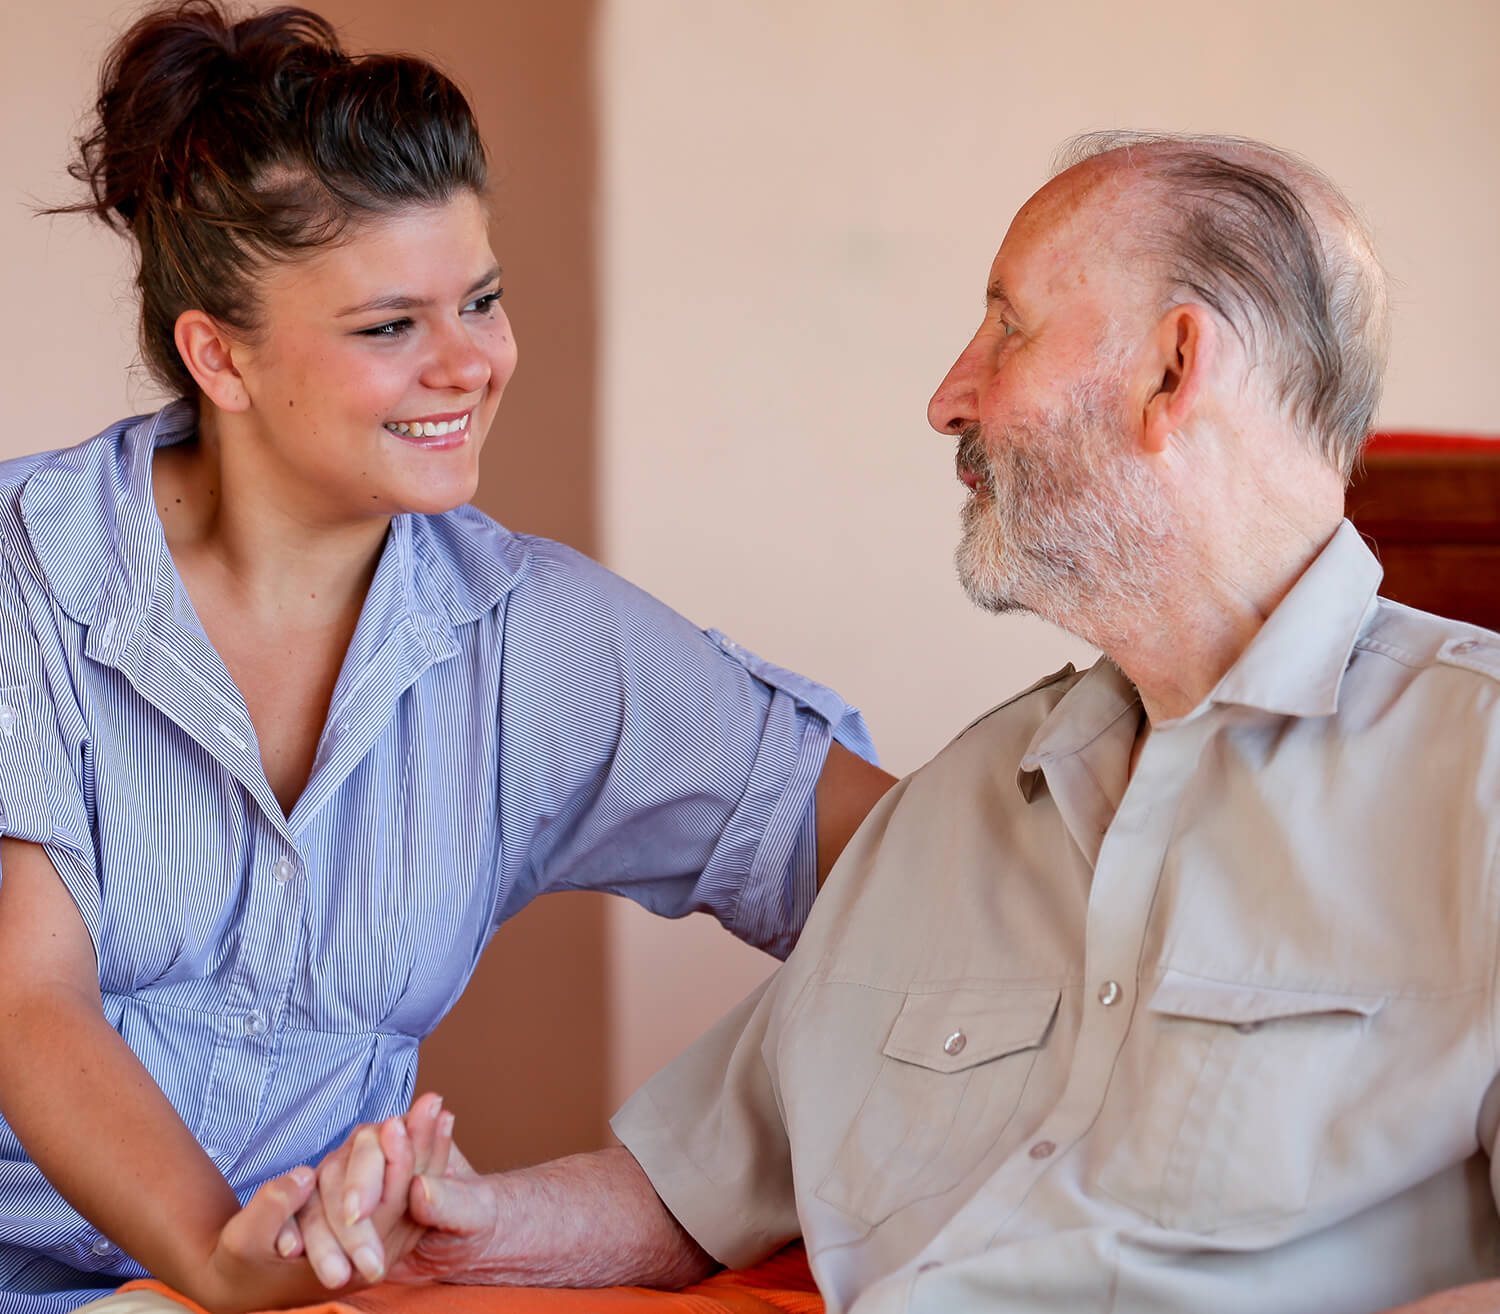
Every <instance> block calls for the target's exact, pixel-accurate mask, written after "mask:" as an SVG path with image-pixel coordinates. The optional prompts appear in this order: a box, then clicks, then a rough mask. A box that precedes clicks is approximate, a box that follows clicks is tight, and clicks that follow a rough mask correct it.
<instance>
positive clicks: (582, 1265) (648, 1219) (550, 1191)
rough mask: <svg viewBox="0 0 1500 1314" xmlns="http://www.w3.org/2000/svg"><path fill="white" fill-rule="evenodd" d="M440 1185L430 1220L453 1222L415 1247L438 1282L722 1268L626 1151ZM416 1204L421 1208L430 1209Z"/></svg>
mask: <svg viewBox="0 0 1500 1314" xmlns="http://www.w3.org/2000/svg"><path fill="white" fill-rule="evenodd" d="M418 1189H419V1190H421V1189H422V1188H421V1187H419V1188H418ZM439 1192H440V1195H439V1197H438V1198H435V1199H433V1201H432V1204H431V1208H432V1210H433V1212H432V1215H431V1218H430V1221H431V1222H433V1223H437V1224H438V1225H440V1226H446V1227H449V1228H454V1229H456V1230H455V1231H454V1232H453V1233H451V1234H449V1235H446V1236H445V1235H440V1234H437V1233H430V1234H429V1237H428V1239H427V1240H426V1241H424V1242H423V1243H422V1244H421V1245H420V1246H419V1247H418V1248H419V1250H420V1251H421V1252H423V1253H422V1255H421V1261H422V1262H421V1268H422V1269H425V1270H426V1271H428V1272H429V1273H430V1274H431V1276H433V1277H436V1278H438V1279H439V1280H441V1281H445V1282H458V1283H468V1284H473V1285H490V1286H536V1287H610V1286H627V1285H628V1286H647V1287H661V1288H665V1289H670V1290H675V1289H677V1288H679V1287H683V1286H686V1285H688V1284H689V1283H691V1282H695V1281H697V1280H698V1279H699V1278H702V1277H704V1276H706V1275H707V1274H708V1273H711V1272H712V1271H713V1270H714V1269H715V1268H716V1267H718V1266H717V1264H716V1263H715V1262H714V1260H713V1258H712V1257H711V1256H710V1255H709V1254H708V1253H707V1252H706V1251H705V1250H703V1248H702V1247H701V1246H699V1245H698V1243H697V1242H696V1241H694V1240H693V1238H692V1237H691V1236H689V1235H688V1234H687V1232H686V1231H684V1230H683V1228H682V1226H681V1224H679V1223H678V1222H677V1220H676V1219H675V1218H673V1216H672V1215H671V1213H670V1212H669V1211H668V1210H667V1207H666V1206H665V1205H664V1204H662V1202H661V1199H660V1197H658V1196H657V1194H656V1191H655V1189H654V1188H653V1187H652V1185H651V1182H650V1179H649V1178H647V1176H646V1174H645V1173H644V1172H642V1171H641V1167H640V1165H639V1164H638V1163H636V1161H635V1159H634V1157H633V1156H632V1155H631V1154H630V1152H629V1151H628V1150H624V1149H611V1150H600V1151H597V1152H595V1153H593V1154H577V1155H573V1156H572V1157H570V1158H567V1159H558V1160H555V1161H553V1162H552V1163H545V1164H539V1165H537V1166H536V1167H534V1168H523V1169H519V1170H517V1171H515V1172H509V1173H497V1174H494V1175H492V1176H489V1177H480V1178H474V1179H471V1180H470V1181H468V1182H459V1181H454V1180H452V1179H450V1180H449V1181H447V1182H444V1183H442V1184H440V1186H439ZM413 1204H414V1212H417V1213H418V1214H419V1215H420V1214H425V1213H427V1212H428V1211H427V1209H424V1208H421V1203H420V1201H419V1200H415V1199H414V1201H413ZM423 1221H429V1220H428V1219H424V1220H423Z"/></svg>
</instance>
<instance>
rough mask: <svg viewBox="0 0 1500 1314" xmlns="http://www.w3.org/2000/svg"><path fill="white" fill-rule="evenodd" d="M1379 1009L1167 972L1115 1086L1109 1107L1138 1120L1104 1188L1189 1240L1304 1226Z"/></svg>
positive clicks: (1105, 1171)
mask: <svg viewBox="0 0 1500 1314" xmlns="http://www.w3.org/2000/svg"><path fill="white" fill-rule="evenodd" d="M1385 1003H1386V999H1385V997H1382V996H1372V995H1353V994H1342V993H1327V992H1318V991H1300V990H1282V989H1276V988H1272V987H1266V986H1253V985H1234V984H1229V983H1224V982H1219V981H1210V980H1207V979H1204V978H1202V977H1194V976H1190V975H1188V974H1186V973H1183V972H1178V971H1176V970H1168V971H1167V973H1166V975H1165V976H1164V977H1163V978H1162V980H1161V981H1160V983H1159V984H1158V985H1157V987H1156V989H1155V991H1154V992H1153V993H1152V995H1151V1000H1150V1003H1149V1004H1148V1005H1147V1009H1146V1016H1145V1018H1144V1019H1143V1020H1142V1021H1140V1022H1137V1023H1136V1026H1137V1027H1139V1028H1141V1029H1143V1030H1144V1031H1145V1032H1146V1033H1147V1034H1146V1035H1145V1036H1144V1037H1142V1039H1143V1041H1144V1044H1142V1045H1141V1046H1140V1048H1139V1050H1138V1051H1137V1054H1136V1056H1135V1057H1134V1060H1133V1061H1132V1062H1131V1063H1129V1064H1126V1065H1123V1066H1124V1068H1125V1070H1124V1072H1122V1073H1117V1079H1116V1082H1115V1083H1114V1085H1115V1086H1116V1089H1117V1092H1118V1093H1115V1094H1112V1098H1113V1099H1115V1100H1117V1101H1119V1102H1121V1103H1122V1104H1124V1105H1125V1106H1126V1107H1129V1108H1130V1109H1132V1110H1133V1114H1132V1116H1131V1118H1130V1120H1129V1121H1128V1122H1126V1123H1124V1124H1123V1127H1122V1134H1121V1136H1120V1138H1119V1141H1118V1143H1117V1144H1116V1145H1115V1146H1114V1147H1113V1148H1112V1149H1111V1150H1109V1151H1108V1152H1107V1155H1106V1158H1105V1159H1104V1161H1103V1164H1102V1166H1101V1168H1100V1172H1099V1178H1098V1184H1099V1188H1100V1189H1101V1190H1102V1191H1103V1192H1105V1193H1106V1194H1107V1195H1110V1196H1112V1197H1114V1198H1115V1199H1116V1200H1118V1201H1120V1202H1121V1203H1122V1204H1125V1205H1127V1206H1129V1207H1130V1208H1132V1209H1134V1210H1136V1211H1138V1212H1139V1213H1142V1214H1144V1215H1145V1216H1146V1217H1148V1218H1150V1219H1151V1220H1152V1221H1153V1222H1155V1223H1157V1224H1158V1225H1160V1226H1162V1227H1166V1228H1171V1229H1174V1230H1178V1231H1185V1232H1194V1233H1206V1232H1216V1231H1220V1230H1223V1229H1225V1228H1230V1227H1237V1226H1243V1225H1250V1224H1256V1223H1266V1222H1273V1221H1275V1220H1278V1219H1281V1218H1284V1217H1287V1216H1289V1215H1294V1214H1297V1213H1300V1212H1301V1211H1302V1210H1303V1209H1305V1208H1306V1206H1307V1200H1308V1196H1309V1193H1310V1192H1311V1189H1312V1182H1313V1176H1314V1173H1315V1170H1316V1168H1317V1164H1318V1158H1319V1154H1320V1152H1321V1148H1322V1145H1323V1143H1324V1139H1325V1133H1326V1129H1327V1126H1328V1122H1329V1119H1330V1117H1331V1116H1332V1114H1333V1111H1334V1110H1335V1109H1336V1108H1337V1106H1338V1101H1339V1097H1340V1093H1341V1092H1342V1090H1343V1088H1344V1080H1345V1071H1346V1069H1347V1067H1348V1063H1349V1060H1350V1058H1351V1056H1352V1054H1353V1051H1354V1048H1355V1046H1357V1045H1358V1044H1359V1043H1360V1040H1361V1038H1362V1037H1363V1036H1364V1035H1365V1034H1366V1032H1367V1030H1368V1029H1369V1025H1370V1021H1371V1019H1372V1018H1373V1017H1374V1016H1375V1015H1376V1014H1377V1013H1378V1012H1379V1011H1380V1010H1381V1008H1382V1007H1383V1006H1384V1005H1385ZM1122 1076H1123V1077H1124V1078H1125V1080H1123V1081H1121V1080H1119V1078H1120V1077H1122Z"/></svg>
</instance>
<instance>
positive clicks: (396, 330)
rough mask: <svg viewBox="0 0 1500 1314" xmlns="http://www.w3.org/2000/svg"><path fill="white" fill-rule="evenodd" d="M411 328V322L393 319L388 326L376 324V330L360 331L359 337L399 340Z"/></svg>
mask: <svg viewBox="0 0 1500 1314" xmlns="http://www.w3.org/2000/svg"><path fill="white" fill-rule="evenodd" d="M409 328H411V320H409V319H393V320H391V321H390V323H388V324H376V325H375V326H374V328H367V329H360V330H359V333H358V336H359V337H362V338H399V337H400V336H401V335H402V334H403V333H405V332H406V331H407V329H409Z"/></svg>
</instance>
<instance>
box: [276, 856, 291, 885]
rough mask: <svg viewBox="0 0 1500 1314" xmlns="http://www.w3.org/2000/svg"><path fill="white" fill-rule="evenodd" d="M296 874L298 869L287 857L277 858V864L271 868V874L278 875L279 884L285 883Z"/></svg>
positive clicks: (277, 882)
mask: <svg viewBox="0 0 1500 1314" xmlns="http://www.w3.org/2000/svg"><path fill="white" fill-rule="evenodd" d="M296 874H297V869H296V868H295V867H294V866H292V864H291V863H289V862H288V861H287V860H286V859H285V858H277V859H276V865H275V866H274V867H272V868H271V875H273V876H274V877H276V884H278V885H285V884H286V883H287V882H288V881H289V880H291V879H292V877H293V876H295V875H296Z"/></svg>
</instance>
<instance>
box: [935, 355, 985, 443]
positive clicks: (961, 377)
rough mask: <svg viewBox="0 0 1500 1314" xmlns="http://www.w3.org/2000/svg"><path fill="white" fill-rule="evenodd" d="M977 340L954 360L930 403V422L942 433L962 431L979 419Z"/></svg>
mask: <svg viewBox="0 0 1500 1314" xmlns="http://www.w3.org/2000/svg"><path fill="white" fill-rule="evenodd" d="M977 348H978V340H977V339H976V340H975V341H973V342H970V343H969V345H968V346H967V347H965V348H964V351H963V354H962V355H961V356H959V358H958V359H957V360H956V361H954V362H953V366H952V368H951V369H949V371H948V373H947V375H946V376H945V377H944V379H943V381H942V382H941V383H940V384H938V390H937V391H936V392H935V393H933V394H932V400H931V401H930V402H928V403H927V423H928V424H930V425H931V426H932V427H933V428H934V429H936V430H937V431H938V432H939V433H941V434H956V433H962V432H963V430H964V429H965V428H966V427H967V426H968V425H970V424H974V423H976V422H977V421H978V419H979V380H978V372H979V352H978V349H977Z"/></svg>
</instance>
